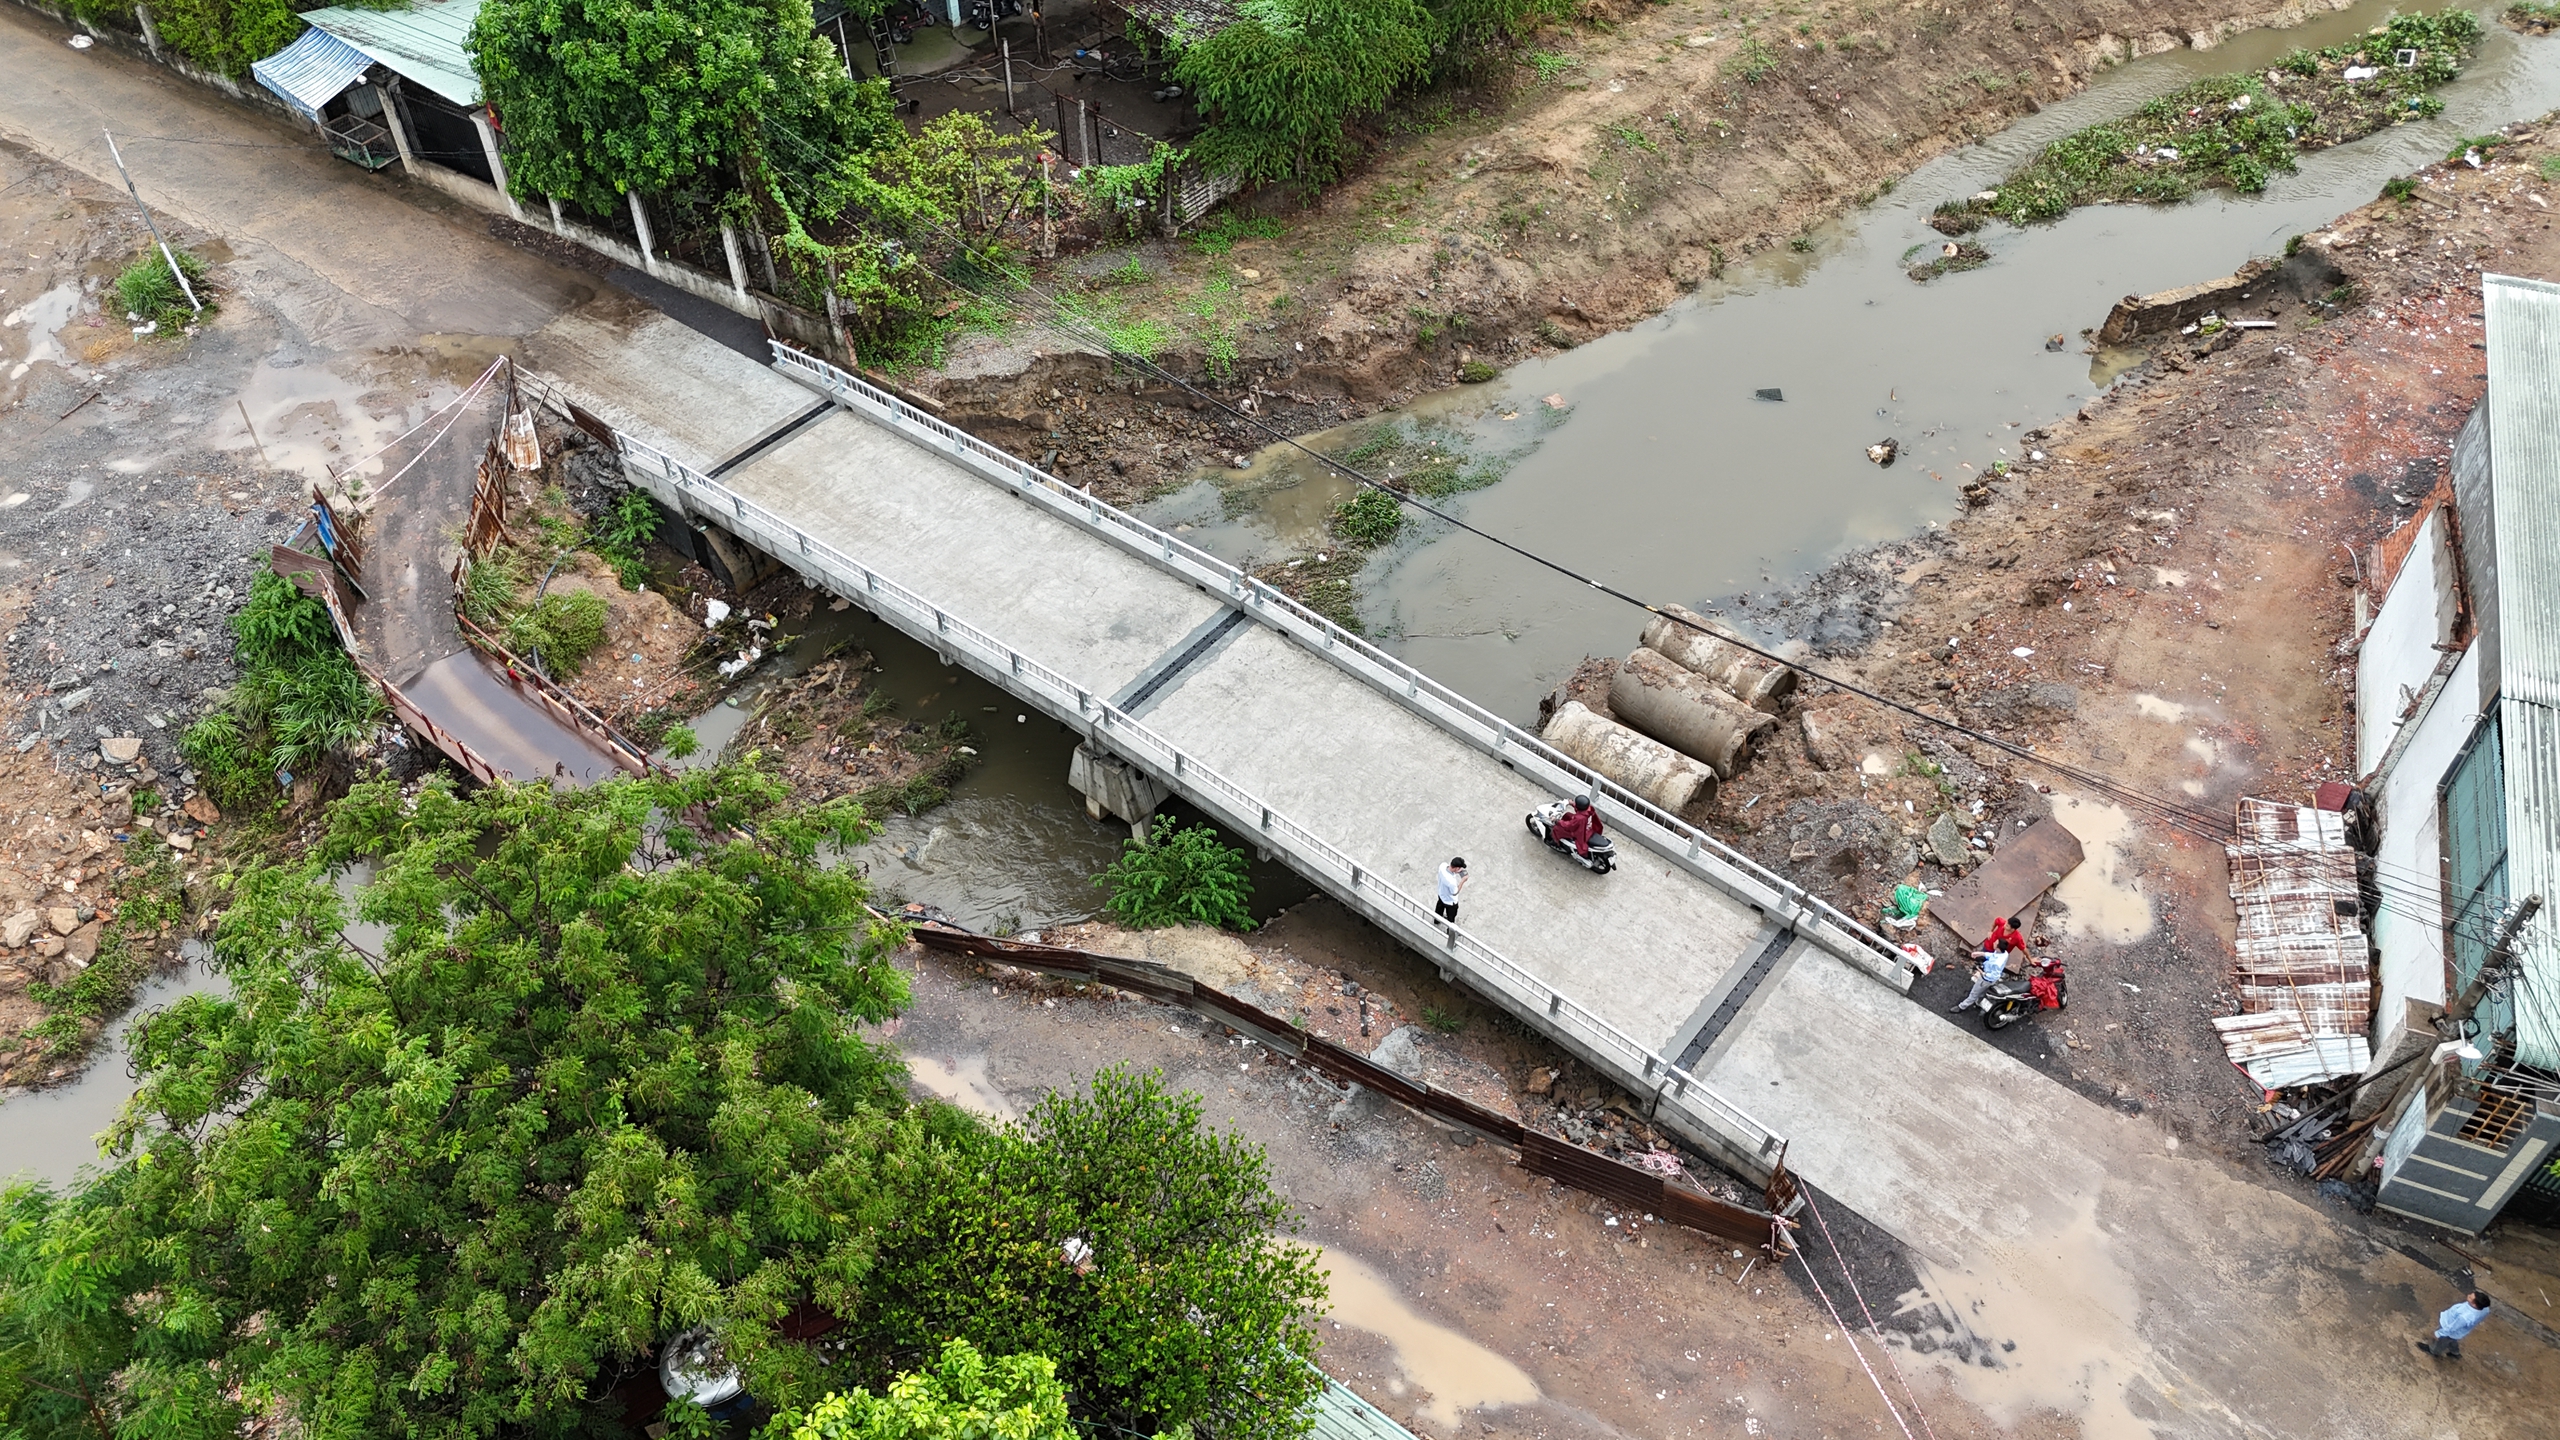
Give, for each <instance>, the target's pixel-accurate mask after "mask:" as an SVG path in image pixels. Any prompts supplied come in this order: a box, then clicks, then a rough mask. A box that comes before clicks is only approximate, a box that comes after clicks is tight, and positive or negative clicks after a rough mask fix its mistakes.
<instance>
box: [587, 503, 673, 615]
mask: <svg viewBox="0 0 2560 1440" xmlns="http://www.w3.org/2000/svg"><path fill="white" fill-rule="evenodd" d="M656 538H658V502H657V501H655V500H652V499H650V498H649V497H648V495H647V494H646V493H644V492H642V491H639V490H625V491H623V492H622V493H621V494H620V495H619V496H616V497H615V498H614V502H613V504H612V505H611V506H609V507H607V508H606V510H605V512H604V513H603V514H602V515H599V516H597V517H596V521H595V523H594V524H593V525H590V526H588V527H587V545H588V547H589V548H590V549H593V550H594V551H595V552H596V553H597V554H598V555H601V556H603V557H604V558H605V560H606V561H607V563H609V564H611V565H612V566H613V571H614V574H615V575H617V576H619V577H620V578H621V580H622V588H623V589H625V590H637V589H639V588H640V587H641V586H642V585H644V584H647V583H648V580H649V566H648V564H647V562H645V561H644V560H643V559H642V558H641V552H642V549H643V547H645V546H646V545H647V544H648V543H649V542H650V541H652V540H654V539H656Z"/></svg>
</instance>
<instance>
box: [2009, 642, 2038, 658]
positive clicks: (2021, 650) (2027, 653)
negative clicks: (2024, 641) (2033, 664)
mask: <svg viewBox="0 0 2560 1440" xmlns="http://www.w3.org/2000/svg"><path fill="white" fill-rule="evenodd" d="M2009 653H2010V654H2012V655H2015V656H2017V657H2018V658H2019V659H2021V660H2025V659H2030V658H2032V657H2033V656H2034V655H2035V653H2036V652H2035V651H2033V650H2030V649H2028V648H2027V647H2026V646H2024V645H2021V646H2019V647H2017V648H2016V649H2014V650H2011V651H2010V652H2009Z"/></svg>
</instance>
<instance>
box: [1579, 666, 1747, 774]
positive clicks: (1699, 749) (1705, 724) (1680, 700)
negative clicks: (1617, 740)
mask: <svg viewBox="0 0 2560 1440" xmlns="http://www.w3.org/2000/svg"><path fill="white" fill-rule="evenodd" d="M1609 708H1610V709H1611V710H1612V711H1615V712H1616V713H1617V716H1618V719H1619V720H1620V721H1622V722H1624V723H1626V724H1628V725H1632V726H1634V727H1635V728H1636V729H1638V730H1641V731H1643V732H1644V733H1646V734H1647V735H1650V736H1652V737H1653V738H1654V739H1656V740H1659V741H1661V742H1663V743H1664V744H1666V745H1669V746H1671V747H1672V748H1673V749H1675V750H1681V751H1685V752H1687V753H1688V754H1690V755H1692V756H1694V757H1696V758H1697V759H1700V760H1704V761H1706V762H1707V763H1708V764H1709V765H1711V766H1713V767H1715V772H1716V775H1717V777H1718V778H1720V779H1725V780H1730V779H1732V778H1733V772H1734V771H1736V770H1739V769H1741V768H1742V766H1743V764H1744V762H1746V761H1748V760H1749V759H1750V758H1751V742H1752V740H1753V738H1754V737H1756V736H1757V735H1759V733H1760V732H1761V731H1763V730H1766V729H1768V728H1769V727H1770V726H1772V725H1775V724H1777V723H1778V722H1777V720H1776V719H1775V718H1774V717H1772V716H1768V715H1763V714H1761V713H1760V712H1759V711H1757V710H1754V709H1752V708H1751V707H1750V706H1748V705H1745V704H1743V703H1742V702H1741V701H1739V700H1737V699H1735V698H1733V697H1732V696H1731V695H1728V694H1726V693H1725V692H1724V690H1723V688H1722V687H1721V686H1718V685H1717V684H1716V683H1715V682H1714V681H1712V680H1709V679H1708V678H1707V677H1705V676H1704V675H1701V674H1699V673H1697V672H1696V671H1694V670H1690V669H1687V668H1685V667H1683V666H1680V665H1675V664H1673V663H1672V662H1671V661H1669V660H1667V659H1665V658H1663V656H1662V654H1661V652H1660V651H1656V650H1645V649H1639V650H1637V651H1636V652H1635V653H1634V654H1632V655H1629V656H1628V657H1627V658H1626V659H1625V660H1624V661H1623V662H1621V663H1620V664H1619V666H1618V673H1617V674H1616V675H1615V676H1613V677H1611V679H1610V681H1609Z"/></svg>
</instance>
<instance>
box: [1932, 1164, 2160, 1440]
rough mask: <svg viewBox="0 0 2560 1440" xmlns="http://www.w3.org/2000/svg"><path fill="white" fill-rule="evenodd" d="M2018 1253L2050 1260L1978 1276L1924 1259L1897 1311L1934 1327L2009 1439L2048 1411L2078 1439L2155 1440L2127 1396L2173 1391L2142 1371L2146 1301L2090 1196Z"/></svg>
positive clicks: (1966, 1384) (1950, 1367)
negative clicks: (1915, 1285) (2070, 1423)
mask: <svg viewBox="0 0 2560 1440" xmlns="http://www.w3.org/2000/svg"><path fill="white" fill-rule="evenodd" d="M2018 1248H2019V1249H2021V1250H2031V1251H2038V1252H2042V1253H2041V1254H2038V1255H2033V1256H2019V1257H2017V1260H2018V1261H2019V1262H2022V1263H2011V1264H2007V1265H2003V1266H1999V1267H1990V1266H1985V1267H1982V1268H1980V1269H1969V1270H1947V1269H1943V1268H1941V1267H1938V1266H1935V1265H1931V1264H1929V1263H1927V1262H1926V1261H1922V1260H1919V1259H1918V1257H1916V1256H1915V1257H1914V1263H1915V1266H1916V1269H1917V1272H1918V1277H1919V1280H1920V1285H1921V1288H1920V1289H1917V1290H1913V1291H1910V1292H1907V1293H1905V1294H1904V1295H1902V1296H1901V1297H1900V1300H1899V1307H1900V1309H1899V1313H1901V1314H1904V1315H1909V1314H1912V1313H1914V1312H1923V1313H1926V1314H1928V1315H1929V1316H1930V1317H1931V1318H1932V1319H1934V1320H1935V1322H1936V1326H1935V1329H1934V1333H1933V1338H1934V1339H1935V1340H1937V1342H1938V1344H1939V1349H1940V1352H1941V1353H1942V1354H1945V1355H1947V1356H1948V1358H1951V1359H1953V1360H1954V1362H1955V1363H1952V1364H1943V1363H1942V1370H1943V1373H1945V1374H1946V1375H1947V1377H1948V1378H1949V1380H1950V1381H1951V1382H1952V1383H1953V1384H1954V1386H1955V1388H1956V1389H1957V1390H1958V1391H1960V1392H1962V1393H1963V1395H1964V1397H1965V1398H1966V1399H1967V1400H1969V1401H1971V1402H1972V1403H1973V1404H1975V1405H1977V1406H1980V1407H1981V1408H1982V1409H1983V1410H1984V1411H1986V1412H1987V1413H1989V1414H1990V1416H1991V1417H1992V1419H1993V1420H1994V1421H1996V1422H1998V1424H1999V1425H2000V1427H2001V1428H2002V1429H2003V1430H2013V1429H2021V1428H2023V1422H2024V1421H2026V1420H2027V1419H2028V1418H2029V1417H2031V1416H2035V1415H2038V1414H2039V1413H2041V1412H2045V1411H2051V1412H2054V1413H2056V1414H2060V1415H2067V1416H2070V1417H2071V1418H2072V1419H2073V1420H2075V1421H2077V1422H2078V1428H2077V1430H2076V1431H2074V1432H2073V1433H2075V1434H2077V1435H2079V1436H2081V1437H2083V1440H2153V1437H2154V1435H2155V1433H2156V1432H2155V1431H2154V1430H2153V1427H2152V1426H2151V1425H2150V1424H2148V1423H2146V1422H2144V1421H2142V1420H2141V1419H2139V1418H2137V1417H2136V1416H2135V1414H2134V1412H2133V1408H2132V1405H2131V1403H2130V1401H2129V1398H2128V1395H2127V1390H2128V1388H2129V1387H2130V1386H2132V1385H2134V1384H2136V1383H2142V1384H2144V1385H2145V1388H2146V1389H2150V1388H2157V1389H2163V1390H2171V1389H2173V1388H2174V1387H2169V1386H2165V1385H2161V1384H2160V1382H2159V1381H2158V1380H2157V1379H2156V1377H2144V1376H2142V1375H2141V1374H2140V1373H2139V1372H2138V1371H2137V1370H2136V1369H2135V1368H2134V1366H2135V1362H2134V1359H2133V1357H2135V1356H2140V1355H2143V1354H2145V1353H2147V1347H2146V1346H2145V1345H2144V1344H2143V1342H2142V1340H2141V1338H2140V1336H2139V1335H2138V1334H2137V1332H2136V1330H2135V1328H2134V1324H2135V1320H2136V1318H2137V1316H2138V1314H2139V1309H2140V1297H2139V1296H2138V1295H2137V1294H2136V1292H2135V1290H2134V1287H2133V1283H2132V1281H2131V1279H2130V1278H2129V1277H2127V1276H2126V1274H2125V1273H2124V1268H2123V1266H2122V1265H2120V1264H2119V1263H2118V1262H2117V1260H2116V1258H2115V1254H2114V1247H2113V1245H2112V1243H2111V1242H2110V1240H2109V1239H2108V1237H2107V1235H2106V1233H2105V1232H2104V1231H2103V1230H2102V1229H2100V1227H2099V1225H2098V1219H2097V1200H2096V1198H2095V1197H2094V1196H2091V1197H2085V1198H2083V1199H2082V1200H2081V1201H2080V1208H2079V1212H2078V1213H2077V1214H2076V1215H2075V1216H2073V1217H2072V1219H2071V1221H2070V1223H2068V1224H2066V1225H2064V1226H2062V1227H2060V1228H2059V1229H2057V1230H2054V1231H2052V1232H2050V1233H2045V1234H2039V1235H2038V1236H2037V1237H2035V1238H2034V1239H2031V1240H2027V1241H2022V1242H2020V1243H2019V1246H2018ZM2038 1261H2041V1262H2043V1263H2036V1262H2038ZM2042 1275H2067V1276H2069V1277H2071V1283H2070V1284H2068V1285H2061V1286H2056V1285H2046V1284H2043V1283H2040V1282H2039V1280H2038V1278H2037V1277H2038V1276H2042ZM2004 1345H2014V1346H2015V1347H2016V1348H2015V1349H2003V1348H2002V1347H2003V1346H2004ZM1986 1358H1988V1359H1990V1360H1991V1361H1992V1362H1993V1363H1992V1364H1989V1365H1986V1364H1984V1363H1983V1361H1984V1360H1985V1359H1986ZM1902 1363H1903V1365H1904V1367H1905V1368H1906V1369H1909V1368H1911V1367H1913V1366H1915V1365H1926V1364H1927V1363H1928V1361H1927V1360H1926V1359H1923V1358H1916V1357H1913V1356H1910V1355H1906V1356H1905V1357H1904V1359H1903V1362H1902Z"/></svg>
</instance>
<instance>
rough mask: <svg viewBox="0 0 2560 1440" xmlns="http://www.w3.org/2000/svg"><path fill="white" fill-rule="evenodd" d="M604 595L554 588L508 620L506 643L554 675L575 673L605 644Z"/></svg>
mask: <svg viewBox="0 0 2560 1440" xmlns="http://www.w3.org/2000/svg"><path fill="white" fill-rule="evenodd" d="M604 621H605V607H604V597H603V596H601V595H598V594H597V593H596V592H594V591H593V590H553V591H550V592H548V593H547V594H545V595H544V596H543V597H542V598H541V599H539V600H537V601H535V602H534V603H532V604H531V605H528V606H526V607H525V608H524V609H522V610H520V611H518V612H516V615H515V618H513V619H511V620H509V621H508V622H507V644H508V645H509V646H511V647H513V648H514V649H515V650H516V652H517V653H519V654H523V655H528V656H531V657H533V658H534V659H536V660H538V661H539V662H540V663H541V665H542V667H543V669H544V670H545V671H547V672H550V673H553V674H557V675H575V674H577V673H578V667H579V666H580V665H582V664H584V663H586V659H587V656H589V655H590V654H593V653H594V651H595V648H596V647H597V646H598V645H601V644H603V643H604Z"/></svg>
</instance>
